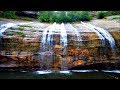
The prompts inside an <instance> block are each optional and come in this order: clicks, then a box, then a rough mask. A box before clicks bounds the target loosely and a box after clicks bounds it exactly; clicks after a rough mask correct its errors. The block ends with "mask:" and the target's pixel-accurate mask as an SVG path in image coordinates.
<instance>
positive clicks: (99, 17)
mask: <svg viewBox="0 0 120 90" xmlns="http://www.w3.org/2000/svg"><path fill="white" fill-rule="evenodd" d="M107 14H108V13H107V12H104V11H98V12H97V18H98V19H103V18H104V17H106V16H107Z"/></svg>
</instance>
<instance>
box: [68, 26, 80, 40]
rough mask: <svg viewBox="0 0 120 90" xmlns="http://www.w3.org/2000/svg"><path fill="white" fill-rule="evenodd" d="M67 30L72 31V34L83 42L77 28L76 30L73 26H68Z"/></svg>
mask: <svg viewBox="0 0 120 90" xmlns="http://www.w3.org/2000/svg"><path fill="white" fill-rule="evenodd" d="M66 28H68V29H70V30H71V31H72V33H73V34H74V35H76V36H77V40H78V41H82V37H81V35H80V33H79V32H78V30H77V29H76V28H74V27H73V26H72V25H71V24H67V25H66Z"/></svg>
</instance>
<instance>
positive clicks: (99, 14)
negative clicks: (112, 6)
mask: <svg viewBox="0 0 120 90" xmlns="http://www.w3.org/2000/svg"><path fill="white" fill-rule="evenodd" d="M112 15H120V11H98V12H97V15H96V16H97V18H98V19H102V18H105V17H106V16H112Z"/></svg>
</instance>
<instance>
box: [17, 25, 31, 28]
mask: <svg viewBox="0 0 120 90" xmlns="http://www.w3.org/2000/svg"><path fill="white" fill-rule="evenodd" d="M18 26H20V27H29V28H32V26H30V25H18Z"/></svg>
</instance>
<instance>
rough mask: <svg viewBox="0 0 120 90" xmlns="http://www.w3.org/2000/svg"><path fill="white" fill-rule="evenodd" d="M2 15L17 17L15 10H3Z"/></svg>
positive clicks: (3, 16)
mask: <svg viewBox="0 0 120 90" xmlns="http://www.w3.org/2000/svg"><path fill="white" fill-rule="evenodd" d="M0 17H2V18H16V15H15V11H1V13H0Z"/></svg>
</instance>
